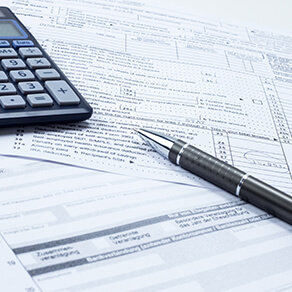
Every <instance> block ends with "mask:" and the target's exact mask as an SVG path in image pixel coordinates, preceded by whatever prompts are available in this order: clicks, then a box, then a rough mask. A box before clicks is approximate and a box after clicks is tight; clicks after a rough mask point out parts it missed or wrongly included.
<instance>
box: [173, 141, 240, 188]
mask: <svg viewBox="0 0 292 292" xmlns="http://www.w3.org/2000/svg"><path fill="white" fill-rule="evenodd" d="M186 145H187V146H186ZM182 150H183V151H182ZM178 157H179V159H178ZM168 158H169V160H170V161H171V162H173V163H175V164H178V165H180V166H181V167H182V168H184V169H186V170H188V171H190V172H192V173H194V174H196V175H198V176H199V177H201V178H203V179H205V180H207V181H209V182H211V183H212V184H215V185H217V186H219V187H220V188H222V189H224V190H226V191H228V192H230V193H232V194H236V188H237V186H238V184H239V183H240V181H241V179H242V177H243V176H244V175H245V172H243V171H241V170H239V169H237V168H235V167H233V166H232V165H229V164H227V163H225V162H223V161H222V160H220V159H218V158H216V157H214V156H211V155H209V154H208V153H206V152H204V151H202V150H200V149H198V148H196V147H194V146H192V145H188V144H186V143H185V142H183V141H181V140H177V141H176V142H175V143H174V144H173V146H172V148H171V149H170V152H169V157H168ZM178 160H179V162H178Z"/></svg>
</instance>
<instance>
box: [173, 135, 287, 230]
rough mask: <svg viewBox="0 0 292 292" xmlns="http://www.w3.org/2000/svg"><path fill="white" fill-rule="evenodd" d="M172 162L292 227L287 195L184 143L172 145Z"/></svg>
mask: <svg viewBox="0 0 292 292" xmlns="http://www.w3.org/2000/svg"><path fill="white" fill-rule="evenodd" d="M169 159H170V161H172V162H173V163H175V164H178V165H180V166H181V167H182V168H184V169H186V170H188V171H190V172H192V173H194V174H196V175H198V176H200V177H201V178H203V179H205V180H207V181H209V182H211V183H212V184H215V185H217V186H219V187H220V188H222V189H224V190H226V191H228V192H230V193H231V194H234V195H239V196H240V197H241V198H242V199H243V200H245V201H248V202H250V203H252V204H254V205H256V206H258V207H259V208H261V209H263V210H265V211H267V212H268V213H270V214H272V215H274V216H276V217H279V218H280V219H282V220H284V221H286V222H288V223H290V224H292V197H291V196H289V195H288V194H286V193H284V192H282V191H280V190H278V189H276V188H274V187H272V186H270V185H268V184H266V183H264V182H262V181H260V180H258V179H256V178H254V177H253V176H250V175H247V174H246V173H245V172H243V171H241V170H239V169H237V168H236V167H233V166H232V165H229V164H227V163H225V162H223V161H222V160H220V159H218V158H216V157H213V156H211V155H209V154H208V153H205V152H204V151H202V150H200V149H198V148H196V147H194V146H192V145H189V144H186V143H185V142H183V141H181V140H177V141H176V142H175V143H174V144H173V146H172V148H171V150H170V152H169Z"/></svg>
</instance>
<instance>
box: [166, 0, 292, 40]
mask: <svg viewBox="0 0 292 292" xmlns="http://www.w3.org/2000/svg"><path fill="white" fill-rule="evenodd" d="M160 2H161V3H165V7H170V6H171V5H179V6H180V7H182V8H183V9H187V10H189V11H190V12H191V11H192V13H196V12H197V13H203V14H205V15H210V16H211V17H215V18H217V19H223V20H225V21H230V22H236V23H241V24H246V25H248V26H255V27H258V28H266V29H267V30H271V31H275V32H282V33H287V34H291V35H292V15H291V14H292V13H291V12H292V1H291V0H244V1H243V0H220V1H218V0H160Z"/></svg>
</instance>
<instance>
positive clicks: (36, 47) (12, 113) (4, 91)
mask: <svg viewBox="0 0 292 292" xmlns="http://www.w3.org/2000/svg"><path fill="white" fill-rule="evenodd" d="M0 64H1V65H0V66H1V68H0V127H4V126H12V125H26V124H40V123H63V122H73V121H74V122H75V121H81V120H85V119H88V118H90V116H91V115H92V108H91V106H90V105H89V104H88V103H87V102H86V100H85V99H84V98H83V97H82V96H81V94H80V93H79V92H78V91H77V89H76V88H75V87H74V86H73V85H72V83H71V82H70V81H69V80H68V78H67V77H66V76H65V75H64V73H63V72H62V71H61V70H60V68H59V67H58V66H57V65H56V64H55V63H54V61H53V60H52V59H51V58H50V56H49V55H48V54H47V53H46V52H45V51H44V49H43V48H42V47H41V46H40V44H39V43H38V42H37V41H36V39H35V38H34V37H33V36H32V34H31V33H30V32H29V31H28V30H27V29H26V28H25V26H24V25H23V24H22V23H21V22H20V21H19V20H18V18H17V17H16V16H15V15H14V14H13V12H12V11H11V10H10V9H9V8H7V7H0Z"/></svg>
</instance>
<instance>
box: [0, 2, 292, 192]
mask: <svg viewBox="0 0 292 292" xmlns="http://www.w3.org/2000/svg"><path fill="white" fill-rule="evenodd" d="M147 3H148V4H146V3H144V2H140V1H105V0H101V1H90V0H87V1H85V0H84V1H83V0H73V1H63V0H58V1H57V0H51V1H48V2H44V1H42V0H27V1H25V4H24V2H22V1H9V0H6V1H4V3H3V5H5V4H6V5H8V6H10V7H11V9H12V10H13V11H14V12H15V13H16V14H17V15H18V16H19V17H20V19H21V20H22V21H23V22H24V24H25V25H26V26H28V27H29V28H30V29H31V31H32V32H33V34H34V35H35V36H36V37H37V38H38V40H39V41H40V42H41V44H42V45H43V46H44V48H45V49H46V50H47V51H48V52H49V53H50V54H51V56H52V57H53V59H55V61H56V62H57V64H58V65H59V66H60V67H61V68H62V69H63V70H64V72H65V73H66V75H67V76H68V77H69V78H70V79H71V80H72V81H73V83H74V84H75V86H76V87H77V88H78V89H79V90H80V91H81V93H82V94H83V95H84V97H85V98H86V99H87V100H88V101H89V102H90V103H91V105H92V106H93V107H94V115H93V117H92V118H91V119H89V120H88V121H86V122H83V123H79V124H74V123H73V124H69V125H50V126H34V127H24V128H12V129H9V130H6V129H1V130H0V133H1V135H0V141H1V146H0V153H1V154H11V155H20V156H27V157H34V158H41V159H46V160H52V161H59V162H63V163H67V164H72V165H77V166H83V167H88V168H92V169H98V170H104V171H110V172H115V173H118V174H126V175H134V176H138V177H144V178H153V179H160V180H167V181H173V182H183V183H187V184H195V185H202V184H203V185H205V184H204V182H202V181H201V180H199V179H198V178H196V177H195V176H193V175H192V174H190V173H188V172H186V171H184V170H182V169H180V168H178V167H176V166H174V165H172V164H171V163H170V162H169V161H167V160H166V159H164V158H162V157H160V156H159V154H157V153H155V152H154V151H153V150H152V149H150V147H148V146H147V145H146V144H145V143H144V142H143V141H142V139H141V138H140V137H139V136H138V135H137V134H136V133H135V132H134V130H133V129H134V128H136V127H144V128H148V129H153V130H156V131H161V132H163V133H165V134H171V135H173V136H175V137H178V138H181V139H183V140H186V141H188V142H191V143H193V144H195V145H196V146H197V147H199V148H201V149H203V150H205V151H206V152H208V153H210V154H212V155H215V156H216V157H218V158H220V159H222V160H224V161H226V162H228V163H230V164H232V165H234V166H235V167H238V168H240V169H242V170H244V171H246V172H248V173H250V174H253V175H254V176H256V177H258V178H260V179H263V180H265V181H267V182H268V183H269V184H272V185H273V186H275V187H277V188H279V189H281V190H283V191H285V192H288V193H291V189H292V181H291V171H290V169H291V162H292V146H291V141H292V133H291V128H292V103H291V94H292V74H291V68H292V67H291V64H292V60H291V53H292V49H291V48H292V37H289V36H283V35H281V34H276V33H269V32H264V31H261V30H258V29H253V28H248V27H243V26H238V25H230V24H227V23H225V22H222V21H215V20H211V19H208V18H205V17H195V16H191V15H189V14H187V13H180V12H179V11H177V12H172V11H169V10H166V9H160V8H158V7H156V6H155V5H157V4H155V5H150V4H149V3H151V2H149V1H147Z"/></svg>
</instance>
